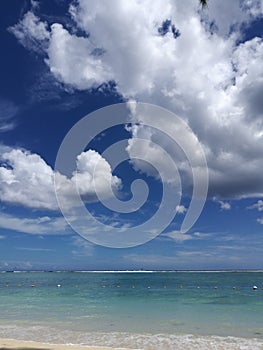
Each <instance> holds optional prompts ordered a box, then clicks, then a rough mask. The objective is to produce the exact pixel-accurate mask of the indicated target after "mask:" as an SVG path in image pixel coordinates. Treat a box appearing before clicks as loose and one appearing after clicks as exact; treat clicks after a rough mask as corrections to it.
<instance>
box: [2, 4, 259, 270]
mask: <svg viewBox="0 0 263 350" xmlns="http://www.w3.org/2000/svg"><path fill="white" fill-rule="evenodd" d="M0 16H1V20H0V26H1V34H0V35H1V46H2V49H1V55H0V70H1V73H0V76H1V81H0V207H1V211H0V270H20V269H25V270H53V269H58V270H64V269H67V270H68V269H73V270H74V269H78V270H126V269H130V270H132V269H147V270H154V269H160V270H161V269H175V270H180V269H210V270H211V269H263V259H262V256H263V198H262V197H263V176H262V169H263V156H262V155H263V99H262V96H263V64H262V62H263V40H262V37H263V2H262V0H230V1H227V0H224V1H222V0H209V1H208V6H207V7H206V8H205V9H202V8H201V7H200V5H199V2H198V1H197V0H188V1H180V0H165V1H163V0H155V1H154V2H153V1H150V0H144V1H141V0H131V1H124V0H112V1H111V2H110V6H109V2H108V1H106V0H100V1H96V0H88V1H85V0H74V1H70V0H67V1H62V0H54V1H43V0H42V1H41V0H40V1H33V0H31V1H30V0H11V1H2V2H1V12H0Z"/></svg>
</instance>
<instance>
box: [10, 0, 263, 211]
mask: <svg viewBox="0 0 263 350" xmlns="http://www.w3.org/2000/svg"><path fill="white" fill-rule="evenodd" d="M261 5H262V4H261V3H260V1H249V0H244V1H242V2H240V1H239V0H232V1H231V3H229V2H222V1H220V0H215V1H211V2H210V3H209V7H208V8H207V10H206V11H205V12H202V13H201V14H200V9H199V8H198V4H197V2H196V1H195V0H189V1H187V2H181V1H167V2H166V4H165V6H164V5H163V1H161V0H156V1H154V2H152V1H150V0H146V1H143V2H141V1H139V0H132V1H129V2H128V1H124V0H114V1H112V3H111V6H110V7H109V6H108V2H107V1H106V0H101V1H100V2H98V1H95V0H91V1H88V2H87V1H84V0H78V1H76V2H74V3H73V4H72V5H71V6H70V9H69V13H70V15H71V17H72V19H73V20H74V21H75V26H76V28H79V29H81V30H82V31H83V32H85V33H86V35H85V36H82V37H81V36H77V35H74V34H72V33H70V32H69V31H68V30H67V29H66V28H64V27H63V26H62V24H61V23H52V24H51V25H50V26H49V25H48V24H47V23H46V22H45V21H43V20H41V19H40V18H38V17H37V16H36V15H35V14H34V13H33V12H32V11H29V12H28V13H27V14H25V16H24V17H23V18H22V20H21V21H20V22H19V23H18V24H16V25H15V26H13V27H12V28H11V29H10V30H11V31H12V32H13V33H14V35H15V36H16V37H17V38H18V40H19V41H20V42H21V43H22V45H24V46H26V47H29V48H33V49H37V48H38V47H41V49H42V50H44V52H45V62H46V64H47V65H48V66H49V68H50V71H51V72H52V73H53V74H54V76H55V77H56V78H57V79H58V80H59V81H61V82H63V83H65V84H67V85H68V86H72V87H74V88H76V89H80V90H83V89H90V88H93V87H96V86H100V85H101V84H103V83H108V82H109V81H114V82H115V84H116V89H117V91H118V92H119V93H120V94H121V95H122V96H123V97H124V98H133V99H135V100H141V101H144V102H150V103H155V104H159V105H161V106H165V107H167V108H168V109H170V110H171V111H173V112H175V113H177V114H178V115H179V116H181V117H182V118H183V119H184V120H185V121H187V123H188V124H189V126H190V127H191V128H192V130H193V131H194V132H195V134H196V135H197V137H198V139H199V141H200V142H201V143H202V145H203V147H204V150H205V153H206V157H207V162H208V167H209V175H210V176H209V177H210V186H209V195H210V196H211V197H213V196H217V197H221V198H242V197H252V196H262V195H263V178H262V176H261V169H262V168H263V158H262V154H263V123H262V120H263V119H262V115H263V105H262V98H261V96H262V94H263V65H262V59H263V41H262V39H261V38H253V39H251V40H249V41H246V42H243V43H242V28H243V27H244V25H246V26H248V25H249V23H250V22H251V21H253V20H254V19H256V18H258V17H259V16H260V15H262V6H261ZM167 20H169V23H170V24H169V26H168V27H167V28H166V29H167V30H164V28H165V25H164V23H168V22H165V21H167ZM160 28H163V30H160ZM172 28H174V29H172ZM175 31H178V32H180V35H179V36H178V35H177V36H176V35H174V32H175ZM72 67H74V69H72ZM141 121H142V122H144V119H143V116H141ZM162 123H165V121H160V125H161V124H162ZM160 128H161V126H160ZM131 134H132V138H131V140H130V142H129V148H128V149H127V150H128V152H130V154H131V153H132V152H133V151H134V147H136V146H135V143H134V139H135V138H136V137H138V135H143V137H145V138H147V139H148V140H150V141H153V140H155V141H156V143H157V144H164V143H165V142H164V141H163V136H162V135H161V134H160V133H156V132H155V131H151V130H149V129H147V128H146V127H144V126H140V125H139V126H137V127H136V128H133V129H131ZM165 147H166V149H167V150H168V151H171V147H170V146H169V144H167V145H165ZM141 153H142V154H147V155H148V158H149V159H152V160H153V161H159V162H163V163H164V164H161V167H162V168H163V169H164V173H167V174H168V176H167V177H166V178H165V177H164V179H165V180H167V181H171V178H172V176H170V175H169V166H168V165H166V164H165V162H164V159H163V157H162V156H160V150H159V148H156V147H149V144H148V146H147V147H146V146H145V148H142V149H141ZM171 154H172V156H173V157H174V159H175V160H176V161H178V164H179V170H180V171H182V172H184V175H185V179H188V178H189V179H190V178H191V169H190V168H189V167H188V168H187V167H185V161H183V160H182V158H181V154H180V152H179V153H178V151H176V152H175V151H172V153H171ZM134 166H135V168H136V169H137V170H140V171H144V172H146V173H148V172H151V171H152V168H151V169H149V168H147V167H145V163H142V162H141V163H140V162H137V163H134ZM224 209H226V208H224Z"/></svg>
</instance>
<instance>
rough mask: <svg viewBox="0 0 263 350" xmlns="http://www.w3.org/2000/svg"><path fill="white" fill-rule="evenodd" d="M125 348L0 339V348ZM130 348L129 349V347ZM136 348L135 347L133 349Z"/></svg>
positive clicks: (20, 349)
mask: <svg viewBox="0 0 263 350" xmlns="http://www.w3.org/2000/svg"><path fill="white" fill-rule="evenodd" d="M4 349H9V350H27V349H28V350H32V349H43V350H84V349H86V350H109V349H110V350H127V349H125V348H108V347H97V346H79V345H65V344H46V343H38V342H33V341H22V340H13V339H0V350H4ZM129 350H131V349H129ZM134 350H137V349H134Z"/></svg>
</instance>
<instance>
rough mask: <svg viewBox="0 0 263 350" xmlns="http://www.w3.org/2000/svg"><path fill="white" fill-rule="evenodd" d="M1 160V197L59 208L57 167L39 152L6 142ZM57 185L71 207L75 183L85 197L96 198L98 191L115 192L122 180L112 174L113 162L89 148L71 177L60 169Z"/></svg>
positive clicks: (42, 206)
mask: <svg viewBox="0 0 263 350" xmlns="http://www.w3.org/2000/svg"><path fill="white" fill-rule="evenodd" d="M0 161H1V163H0V182H1V187H0V200H1V201H3V202H7V203H13V204H20V205H23V206H26V207H30V208H39V209H41V208H42V209H50V210H58V204H57V200H56V196H55V187H54V170H53V169H52V168H51V167H50V166H49V165H48V164H47V163H46V162H45V161H44V160H43V159H42V158H41V157H40V156H39V155H37V154H32V153H29V152H28V151H25V150H22V149H11V148H8V147H4V146H3V147H1V148H0ZM95 169H96V172H95ZM94 174H95V175H94ZM94 184H95V185H96V188H95V186H94ZM56 185H57V187H58V188H61V191H60V196H62V197H63V201H64V202H65V203H67V205H68V206H69V207H70V206H73V205H74V204H75V203H74V202H72V198H73V196H72V193H74V192H75V190H74V188H75V186H77V188H78V191H79V193H80V195H82V196H83V199H84V200H85V201H94V200H96V193H99V194H100V195H101V196H104V197H107V195H111V194H112V192H111V191H109V188H111V187H110V186H112V187H113V188H114V189H116V190H117V189H118V188H119V186H120V185H121V181H120V179H118V178H117V177H116V176H112V174H111V168H110V165H109V164H108V163H107V161H106V160H105V159H104V158H102V157H101V156H100V155H99V154H98V153H97V152H95V151H92V150H89V151H86V152H83V153H81V154H80V155H79V156H78V157H77V160H76V171H75V172H74V173H73V174H72V177H71V178H67V177H66V176H64V175H62V174H59V173H57V177H56Z"/></svg>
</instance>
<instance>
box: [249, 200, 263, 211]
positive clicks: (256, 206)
mask: <svg viewBox="0 0 263 350" xmlns="http://www.w3.org/2000/svg"><path fill="white" fill-rule="evenodd" d="M247 209H257V210H258V211H263V201H262V200H258V201H257V203H255V204H253V205H250V206H249V207H247Z"/></svg>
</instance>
